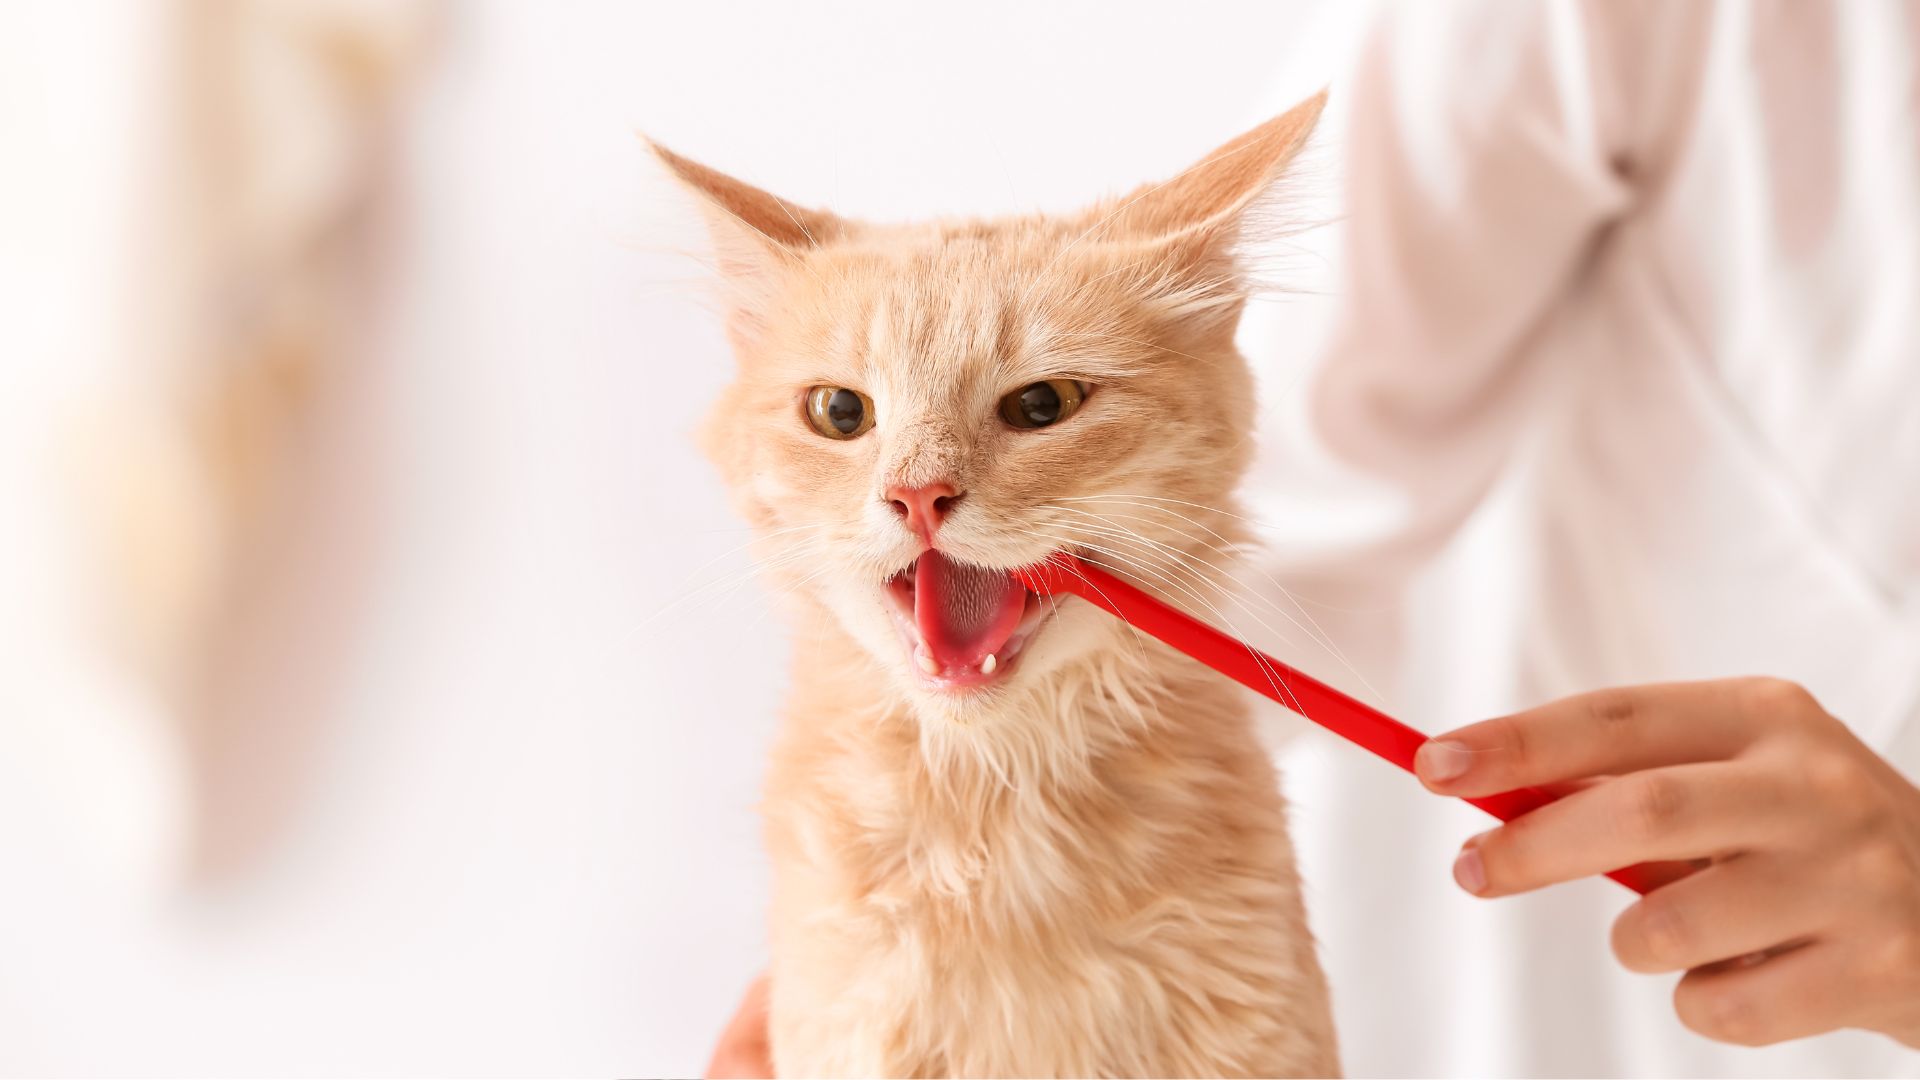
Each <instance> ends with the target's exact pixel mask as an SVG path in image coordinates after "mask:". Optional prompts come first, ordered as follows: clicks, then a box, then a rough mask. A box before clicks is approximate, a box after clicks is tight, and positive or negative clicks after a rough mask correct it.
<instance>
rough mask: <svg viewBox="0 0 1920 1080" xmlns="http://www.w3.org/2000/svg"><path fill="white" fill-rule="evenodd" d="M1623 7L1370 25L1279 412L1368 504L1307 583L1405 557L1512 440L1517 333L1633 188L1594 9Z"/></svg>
mask: <svg viewBox="0 0 1920 1080" xmlns="http://www.w3.org/2000/svg"><path fill="white" fill-rule="evenodd" d="M1635 6H1636V7H1637V5H1635ZM1682 6H1684V5H1682ZM1633 14H1634V12H1632V11H1629V10H1627V9H1626V8H1621V9H1619V10H1618V11H1616V12H1611V13H1609V12H1605V11H1602V10H1601V9H1598V8H1594V9H1589V8H1586V7H1583V6H1581V5H1579V4H1575V3H1570V2H1554V3H1538V4H1536V3H1503V2H1475V3H1464V4H1426V3H1421V4H1405V5H1399V6H1396V7H1392V8H1390V9H1389V10H1388V12H1387V14H1386V17H1385V18H1384V19H1383V20H1382V21H1381V22H1380V23H1379V24H1378V25H1377V26H1376V27H1375V28H1374V29H1373V31H1372V32H1371V34H1370V35H1369V37H1368V39H1367V41H1366V43H1365V45H1364V46H1363V48H1362V50H1361V53H1360V56H1359V59H1358V63H1357V66H1356V68H1355V69H1354V71H1353V74H1352V77H1351V80H1350V85H1349V87H1348V89H1347V97H1348V101H1347V109H1346V112H1345V114H1344V115H1345V119H1346V123H1347V132H1346V138H1345V141H1344V144H1343V145H1342V147H1341V152H1342V156H1343V157H1344V163H1343V164H1344V173H1345V181H1344V182H1345V199H1344V206H1343V207H1342V208H1341V216H1342V219H1343V221H1344V223H1345V229H1346V232H1345V236H1346V250H1345V259H1344V269H1343V271H1342V273H1341V276H1340V278H1339V286H1338V290H1339V297H1340V300H1339V309H1338V313H1337V315H1336V316H1335V319H1334V323H1333V325H1332V327H1331V329H1330V330H1329V331H1328V337H1327V342H1328V344H1327V349H1326V352H1325V354H1324V355H1323V356H1322V357H1321V358H1320V360H1319V362H1318V364H1317V365H1316V367H1315V369H1314V373H1313V381H1312V383H1311V384H1310V388H1309V389H1308V391H1307V392H1306V393H1305V394H1303V395H1302V396H1301V402H1300V404H1299V408H1300V409H1304V410H1305V412H1306V414H1307V415H1306V416H1305V418H1304V422H1302V423H1298V424H1296V425H1295V427H1296V428H1298V429H1300V430H1301V431H1303V432H1304V433H1305V435H1306V436H1307V437H1308V438H1309V439H1311V440H1312V441H1314V442H1315V443H1317V445H1316V446H1314V447H1312V448H1311V449H1312V450H1313V451H1314V452H1315V455H1317V456H1318V457H1319V458H1321V459H1323V460H1324V461H1325V462H1327V463H1328V464H1329V465H1330V466H1331V467H1332V468H1333V469H1334V470H1335V471H1337V472H1339V473H1340V474H1341V475H1342V479H1341V480H1340V482H1338V483H1334V484H1326V483H1322V484H1320V485H1318V486H1317V488H1316V490H1317V491H1318V492H1319V493H1320V495H1323V496H1324V495H1326V494H1328V493H1330V492H1331V493H1337V494H1341V495H1343V496H1345V497H1347V498H1349V500H1350V501H1351V500H1352V499H1361V500H1370V503H1371V505H1370V512H1362V513H1351V514H1347V515H1345V517H1344V519H1343V520H1345V521H1347V522H1350V523H1356V522H1357V523H1362V524H1361V525H1359V526H1357V532H1355V531H1353V530H1349V531H1347V532H1346V533H1345V534H1344V535H1342V536H1340V537H1339V538H1338V540H1337V541H1335V540H1334V539H1333V538H1331V537H1328V538H1323V546H1322V547H1321V548H1319V549H1317V550H1319V551H1321V552H1322V553H1323V554H1322V555H1320V556H1316V557H1315V561H1316V562H1317V563H1318V564H1319V565H1315V566H1314V567H1312V569H1313V570H1314V576H1315V580H1316V581H1317V582H1319V583H1322V584H1324V583H1325V582H1326V581H1327V580H1328V577H1329V575H1331V576H1332V577H1333V578H1335V579H1336V580H1337V579H1340V578H1342V577H1343V576H1345V577H1372V578H1375V579H1381V578H1393V577H1396V576H1399V575H1402V574H1404V573H1406V572H1410V571H1411V570H1412V569H1414V568H1416V567H1417V566H1418V565H1420V564H1421V563H1422V562H1423V561H1424V560H1425V559H1426V558H1427V557H1429V556H1430V555H1432V554H1433V553H1434V552H1435V551H1436V550H1437V549H1438V548H1439V547H1441V546H1442V545H1443V544H1444V543H1445V542H1446V540H1447V539H1448V538H1449V537H1450V536H1452V535H1453V533H1454V532H1455V531H1456V530H1457V528H1458V527H1459V526H1460V524H1461V523H1462V522H1463V521H1464V520H1465V519H1466V518H1467V517H1468V515H1469V514H1471V512H1472V511H1473V509H1474V508H1475V506H1476V505H1478V503H1479V502H1480V500H1481V499H1482V497H1483V496H1484V495H1485V493H1486V492H1487V490H1488V489H1489V487H1490V486H1491V484H1492V482H1493V481H1494V479H1495V478H1496V477H1497V476H1498V474H1499V472H1500V469H1501V466H1502V465H1503V463H1504V462H1505V461H1506V460H1507V458H1508V456H1509V451H1510V449H1511V447H1512V446H1513V444H1514V440H1515V437H1516V434H1517V433H1518V432H1519V431H1520V430H1521V428H1522V426H1523V421H1524V418H1525V417H1526V416H1527V415H1528V413H1529V405H1530V403H1532V402H1534V401H1535V400H1536V399H1537V397H1538V394H1539V392H1540V388H1541V386H1542V382H1543V380H1542V378H1541V374H1540V372H1539V371H1538V370H1536V369H1537V368H1539V367H1540V364H1539V363H1538V358H1537V357H1536V356H1534V355H1533V354H1532V353H1531V352H1530V350H1529V344H1530V339H1531V338H1532V337H1533V336H1534V335H1535V334H1536V333H1537V332H1538V331H1539V329H1540V327H1541V326H1542V325H1543V323H1544V322H1545V321H1546V320H1548V319H1550V318H1551V317H1552V314H1553V312H1554V310H1555V308H1556V306H1557V305H1559V304H1560V303H1561V302H1562V301H1563V300H1564V299H1565V298H1566V297H1567V296H1568V295H1569V294H1570V293H1571V292H1572V291H1573V290H1576V289H1578V288H1579V287H1580V283H1581V277H1582V271H1583V268H1584V267H1585V266H1586V264H1587V261H1588V260H1589V259H1590V258H1591V255H1592V253H1593V252H1594V250H1595V249H1596V247H1597V245H1598V244H1599V242H1600V239H1601V237H1602V236H1603V235H1604V234H1605V231H1606V229H1607V227H1608V225H1609V224H1610V223H1612V222H1613V221H1615V220H1616V219H1617V218H1618V217H1619V216H1621V215H1622V214H1623V213H1624V212H1625V211H1626V210H1627V208H1628V207H1629V205H1630V203H1631V201H1632V197H1633V192H1632V184H1631V181H1630V179H1629V176H1630V172H1631V169H1632V167H1633V152H1632V149H1631V146H1632V138H1631V134H1632V133H1631V131H1630V127H1631V123H1630V121H1631V114H1632V113H1633V112H1634V111H1635V110H1634V109H1633V107H1632V106H1633V97H1634V92H1633V91H1632V90H1631V88H1629V87H1627V86H1624V85H1623V83H1622V80H1621V79H1620V78H1619V77H1618V75H1617V73H1616V70H1615V69H1616V66H1617V65H1616V63H1615V59H1616V57H1615V55H1614V54H1615V53H1617V52H1618V50H1617V49H1614V48H1611V47H1610V43H1612V42H1616V41H1619V40H1622V34H1621V33H1620V32H1619V30H1618V28H1617V27H1613V26H1607V25H1598V22H1599V21H1601V20H1605V21H1606V22H1609V23H1620V22H1630V21H1631V17H1632V16H1633ZM1642 29H1643V30H1644V29H1645V27H1644V26H1643V27H1642ZM1289 467H1291V464H1290V465H1289ZM1264 494H1265V493H1264V492H1260V491H1258V490H1256V493H1255V497H1256V498H1257V499H1258V498H1262V497H1263V496H1264ZM1265 509H1266V508H1265V507H1263V510H1265ZM1302 509H1303V510H1305V511H1306V512H1307V513H1308V514H1312V515H1318V516H1320V517H1322V518H1323V519H1331V518H1335V517H1339V516H1340V515H1339V514H1338V512H1337V511H1335V510H1332V509H1330V508H1328V507H1326V506H1325V505H1324V501H1323V500H1316V504H1315V505H1313V506H1309V507H1303V508H1302ZM1349 509H1351V507H1349ZM1290 517H1291V518H1292V519H1293V520H1298V519H1299V515H1290ZM1300 550H1302V549H1301V547H1300V546H1298V545H1295V546H1294V547H1293V548H1292V549H1291V550H1290V551H1288V552H1283V553H1280V554H1285V555H1292V554H1293V553H1294V552H1297V551H1300ZM1307 550H1315V549H1312V548H1308V549H1307ZM1275 561H1276V563H1277V564H1278V565H1279V566H1280V568H1281V569H1282V570H1283V571H1285V572H1290V570H1291V567H1290V565H1289V562H1288V560H1287V559H1283V558H1276V560H1275ZM1375 583H1376V584H1377V581H1376V582H1375Z"/></svg>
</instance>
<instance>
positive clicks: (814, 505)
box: [653, 95, 1339, 1076]
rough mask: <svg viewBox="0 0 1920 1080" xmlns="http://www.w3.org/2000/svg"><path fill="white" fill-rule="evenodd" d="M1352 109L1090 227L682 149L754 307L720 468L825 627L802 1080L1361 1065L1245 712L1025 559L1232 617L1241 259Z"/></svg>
mask: <svg viewBox="0 0 1920 1080" xmlns="http://www.w3.org/2000/svg"><path fill="white" fill-rule="evenodd" d="M1323 101H1324V95H1321V96H1316V97H1314V98H1312V99H1309V100H1307V101H1305V102H1303V103H1301V104H1300V105H1298V106H1295V107H1294V108H1293V109H1291V110H1290V111H1288V112H1286V113H1285V114H1283V115H1281V116H1278V117H1276V118H1274V119H1272V120H1269V121H1268V122H1266V123H1265V124H1263V125H1261V126H1259V127H1257V128H1255V129H1253V130H1252V131H1249V132H1247V133H1246V134H1244V135H1242V136H1240V137H1239V138H1237V139H1234V140H1233V141H1231V142H1229V143H1227V144H1226V145H1224V146H1222V147H1220V148H1219V149H1218V150H1216V151H1214V152H1213V153H1212V154H1210V155H1208V156H1207V157H1206V158H1205V159H1203V160H1202V161H1200V162H1199V163H1198V164H1196V165H1194V166H1193V167H1191V168H1189V169H1187V170H1186V171H1185V172H1182V173H1180V174H1179V175H1178V176H1176V177H1175V178H1173V179H1172V180H1170V181H1167V182H1165V183H1161V184H1155V185H1149V186H1146V187H1144V188H1142V189H1140V190H1138V191H1136V192H1134V193H1132V194H1130V195H1128V196H1125V197H1123V198H1120V199H1115V200H1110V201H1108V202H1106V203H1103V204H1101V205H1097V206H1095V207H1093V208H1092V209H1091V210H1089V211H1086V212H1084V213H1080V214H1076V215H1070V216H1048V215H1033V216H1026V217H1019V218H1011V219H1004V220H992V221H964V222H936V223H932V224H923V225H904V226H893V225H874V224H867V223H862V222H857V221H853V220H849V219H847V218H843V217H840V216H837V215H835V214H832V213H830V212H827V211H823V210H814V209H808V208H805V207H802V206H800V205H797V204H795V203H791V202H788V201H786V200H783V199H780V198H778V197H776V196H774V195H771V194H768V193H767V192H765V191H762V190H759V189H758V188H755V187H752V186H749V185H748V184H745V183H743V182H741V181H739V180H736V179H733V178H732V177H729V176H726V175H724V174H722V173H719V172H717V171H715V170H713V169H710V168H708V167H706V166H704V165H700V164H698V163H696V162H693V161H691V160H688V159H687V158H684V157H681V156H679V155H677V154H675V153H673V152H671V151H669V150H667V149H665V148H663V147H660V146H657V145H656V146H653V150H654V152H655V153H656V154H657V155H658V157H659V159H660V161H661V162H663V163H664V165H665V167H666V168H667V170H668V171H669V172H670V173H671V174H672V175H673V176H674V177H675V178H677V180H678V181H679V182H680V183H681V184H683V185H684V186H685V187H686V188H687V189H689V190H690V191H691V192H692V193H693V194H694V196H696V200H695V201H696V202H697V203H698V204H699V205H700V207H701V208H702V211H703V216H704V217H705V219H706V222H707V226H708V229H709V232H710V234H711V236H712V239H713V245H714V251H715V254H716V256H717V259H716V266H717V271H718V276H719V278H720V280H721V282H722V283H723V284H724V286H725V288H726V296H727V304H726V309H727V311H726V327H727V332H728V337H729V340H730V342H731V344H732V347H733V349H734V352H735V353H736V354H737V359H738V368H737V377H736V380H735V381H734V383H733V384H732V385H731V386H730V387H729V388H728V390H727V391H726V393H725V394H724V396H723V398H722V400H721V402H720V404H719V405H718V407H717V408H715V409H714V411H713V412H712V414H711V416H710V417H709V420H708V422H707V424H706V425H705V426H704V428H703V439H704V444H705V449H706V451H707V453H708V455H709V456H710V457H711V458H712V459H713V461H714V462H715V463H716V464H717V466H718V468H719V470H720V472H721V473H722V475H723V477H724V479H725V481H726V484H727V486H728V490H729V492H730V496H731V498H732V501H733V504H734V506H735V508H736V510H737V511H738V512H739V513H740V514H741V515H743V516H744V517H745V518H746V519H747V520H748V521H749V522H750V523H751V524H752V525H753V526H754V527H755V528H756V529H757V530H758V536H759V540H758V541H757V543H758V552H757V553H758V555H759V556H760V557H761V558H762V560H763V562H762V565H763V566H764V567H765V569H766V572H767V573H768V574H769V575H771V576H772V578H773V579H774V582H775V584H776V585H777V586H778V587H779V589H780V590H782V591H783V593H784V594H785V596H786V602H787V604H788V606H789V607H791V608H792V609H793V612H794V614H795V615H796V618H795V623H796V627H797V629H798V631H799V633H798V640H797V642H796V645H795V653H794V671H793V688H792V692H791V698H790V701H789V703H788V707H787V710H786V715H785V717H784V722H783V726H782V730H781V734H780V735H779V737H778V740H777V743H776V746H775V748H774V751H773V760H772V764H771V768H770V770H769V775H768V778H767V784H766V792H765V802H764V805H763V812H764V817H765V825H766V844H767V849H768V852H769V855H770V857H771V861H772V866H773V872H774V895H773V900H772V909H771V911H772V914H771V919H772V926H771V944H772V963H771V968H770V971H771V976H772V1004H771V1019H770V1022H769V1030H770V1034H771V1040H772V1054H773V1063H774V1066H775V1070H776V1072H777V1073H778V1074H779V1075H787V1076H1214V1075H1263V1076H1283V1075H1319V1076H1326V1075H1333V1074H1335V1073H1336V1072H1337V1071H1338V1068H1339V1061H1338V1057H1337V1050H1336V1046H1335V1039H1334V1032H1333V1024H1332V1019H1331V1015H1330V1010H1329V1004H1328V996H1327V989H1326V985H1325V980H1324V977H1323V976H1322V974H1321V971H1320V967H1319V963H1318V960H1317V958H1316V956H1315V949H1314V943H1313V940H1312V937H1311V936H1310V934H1309V931H1308V927H1307V921H1306V915H1305V911H1304V908H1303V905H1302V902H1301V897H1300V886H1299V882H1298V878H1297V876H1296V872H1295V869H1294V864H1293V853H1292V847H1291V843H1290V840H1289V838H1288V834H1287V827H1286V818H1285V806H1284V802H1283V800H1282V797H1281V795H1280V792H1279V789H1278V785H1277V781H1276V778H1275V775H1274V772H1273V769H1272V767H1271V765H1270V763H1269V760H1268V758H1267V756H1266V754H1265V753H1264V752H1263V751H1262V749H1261V747H1260V745H1259V744H1258V743H1257V741H1256V738H1255V735H1254V732H1253V728H1252V725H1251V720H1250V718H1249V716H1248V715H1247V711H1246V707H1245V704H1244V702H1243V699H1242V697H1241V695H1240V693H1239V692H1238V691H1237V690H1236V689H1235V688H1234V687H1233V686H1232V684H1231V683H1229V682H1228V681H1227V680H1226V679H1224V678H1221V677H1219V676H1217V675H1214V674H1212V673H1210V672H1208V671H1206V670H1205V669H1203V668H1201V667H1200V666H1199V665H1197V664H1196V663H1194V662H1192V661H1190V660H1188V659H1186V658H1184V657H1182V656H1180V655H1178V654H1177V653H1174V652H1173V651H1171V650H1169V649H1167V648H1165V647H1163V646H1161V645H1159V644H1158V643H1156V642H1154V641H1152V640H1150V639H1147V638H1145V637H1143V636H1141V635H1139V634H1137V633H1135V632H1134V631H1133V630H1132V629H1131V628H1129V627H1128V626H1126V625H1124V624H1123V623H1120V622H1118V621H1116V620H1114V619H1112V618H1110V617H1109V616H1107V615H1106V614H1104V613H1102V612H1099V611H1097V610H1096V609H1095V608H1093V607H1092V606H1091V605H1089V604H1086V603H1084V602H1081V601H1079V600H1076V599H1069V598H1059V597H1051V596H1040V595H1036V594H1032V593H1029V592H1027V591H1026V590H1025V589H1023V588H1021V587H1020V586H1019V585H1018V583H1016V582H1014V581H1013V579H1012V578H1011V577H1010V576H1009V575H1008V573H1007V570H1008V569H1009V568H1012V567H1017V566H1023V565H1027V564H1031V563H1035V562H1038V561H1040V560H1041V559H1043V558H1045V557H1046V556H1047V555H1048V554H1049V553H1051V552H1054V551H1056V550H1061V549H1066V550H1070V551H1073V552H1075V553H1077V554H1079V555H1081V556H1082V557H1084V558H1086V559H1089V560H1090V561H1093V562H1095V563H1099V564H1101V565H1104V566H1106V567H1108V568H1110V569H1113V570H1114V571H1116V572H1118V573H1121V574H1122V575H1123V576H1127V577H1129V578H1131V579H1132V580H1134V581H1135V582H1136V583H1138V584H1140V585H1141V586H1143V587H1145V588H1147V589H1149V590H1151V591H1154V592H1156V593H1157V594H1158V595H1161V596H1162V597H1163V598H1165V599H1168V600H1170V601H1171V602H1174V603H1176V604H1181V605H1183V606H1186V607H1188V608H1189V609H1194V610H1199V611H1201V612H1202V613H1204V612H1205V611H1206V610H1207V609H1206V608H1205V607H1204V606H1196V605H1197V604H1204V603H1205V601H1204V597H1205V596H1206V595H1208V592H1209V591H1210V590H1212V589H1215V588H1217V587H1219V586H1220V584H1221V581H1222V579H1221V578H1220V577H1219V576H1218V575H1220V574H1222V573H1224V570H1223V567H1224V560H1223V558H1222V556H1223V555H1224V554H1226V553H1227V552H1229V551H1231V550H1232V549H1233V547H1234V546H1235V545H1237V544H1238V543H1239V542H1240V541H1241V539H1242V530H1241V528H1239V526H1240V525H1241V524H1242V522H1241V519H1239V518H1238V517H1237V516H1235V514H1234V512H1233V507H1234V501H1233V488H1234V486H1235V483H1236V481H1237V479H1238V478H1239V476H1240V474H1241V472H1242V471H1243V470H1244V468H1245V466H1246V464H1247V461H1248V458H1249V455H1250V445H1249V431H1250V428H1251V425H1252V423H1253V386H1252V379H1251V375H1250V373H1249V371H1248V369H1247V365H1246V363H1245V360H1244V358H1243V357H1241V355H1240V354H1239V352H1238V351H1237V349H1236V347H1235V345H1234V331H1235V328H1236V326H1237V324H1238V322H1239V318H1240V314H1241V311H1242V309H1243V307H1244V305H1245V302H1246V299H1247V295H1248V288H1249V286H1248V282H1247V280H1246V278H1247V275H1246V272H1245V266H1244V263H1245V259H1244V256H1243V252H1244V244H1243V241H1245V239H1246V234H1247V233H1248V231H1249V230H1250V229H1252V228H1253V227H1254V219H1255V218H1256V216H1257V215H1258V213H1260V212H1261V208H1264V207H1267V206H1269V205H1270V204H1271V202H1272V196H1273V194H1274V192H1275V191H1276V185H1277V184H1278V183H1279V181H1280V180H1281V178H1282V177H1283V176H1284V175H1285V173H1286V171H1287V168H1288V165H1289V163H1290V162H1292V161H1293V159H1294V157H1295V155H1296V153H1297V152H1298V151H1299V149H1300V148H1301V146H1302V144H1303V143H1304V142H1305V141H1306V139H1307V137H1308V135H1309V134H1310V133H1311V131H1312V129H1313V127H1314V124H1315V122H1316V121H1317V119H1318V117H1319V114H1320V110H1321V106H1322V104H1323Z"/></svg>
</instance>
